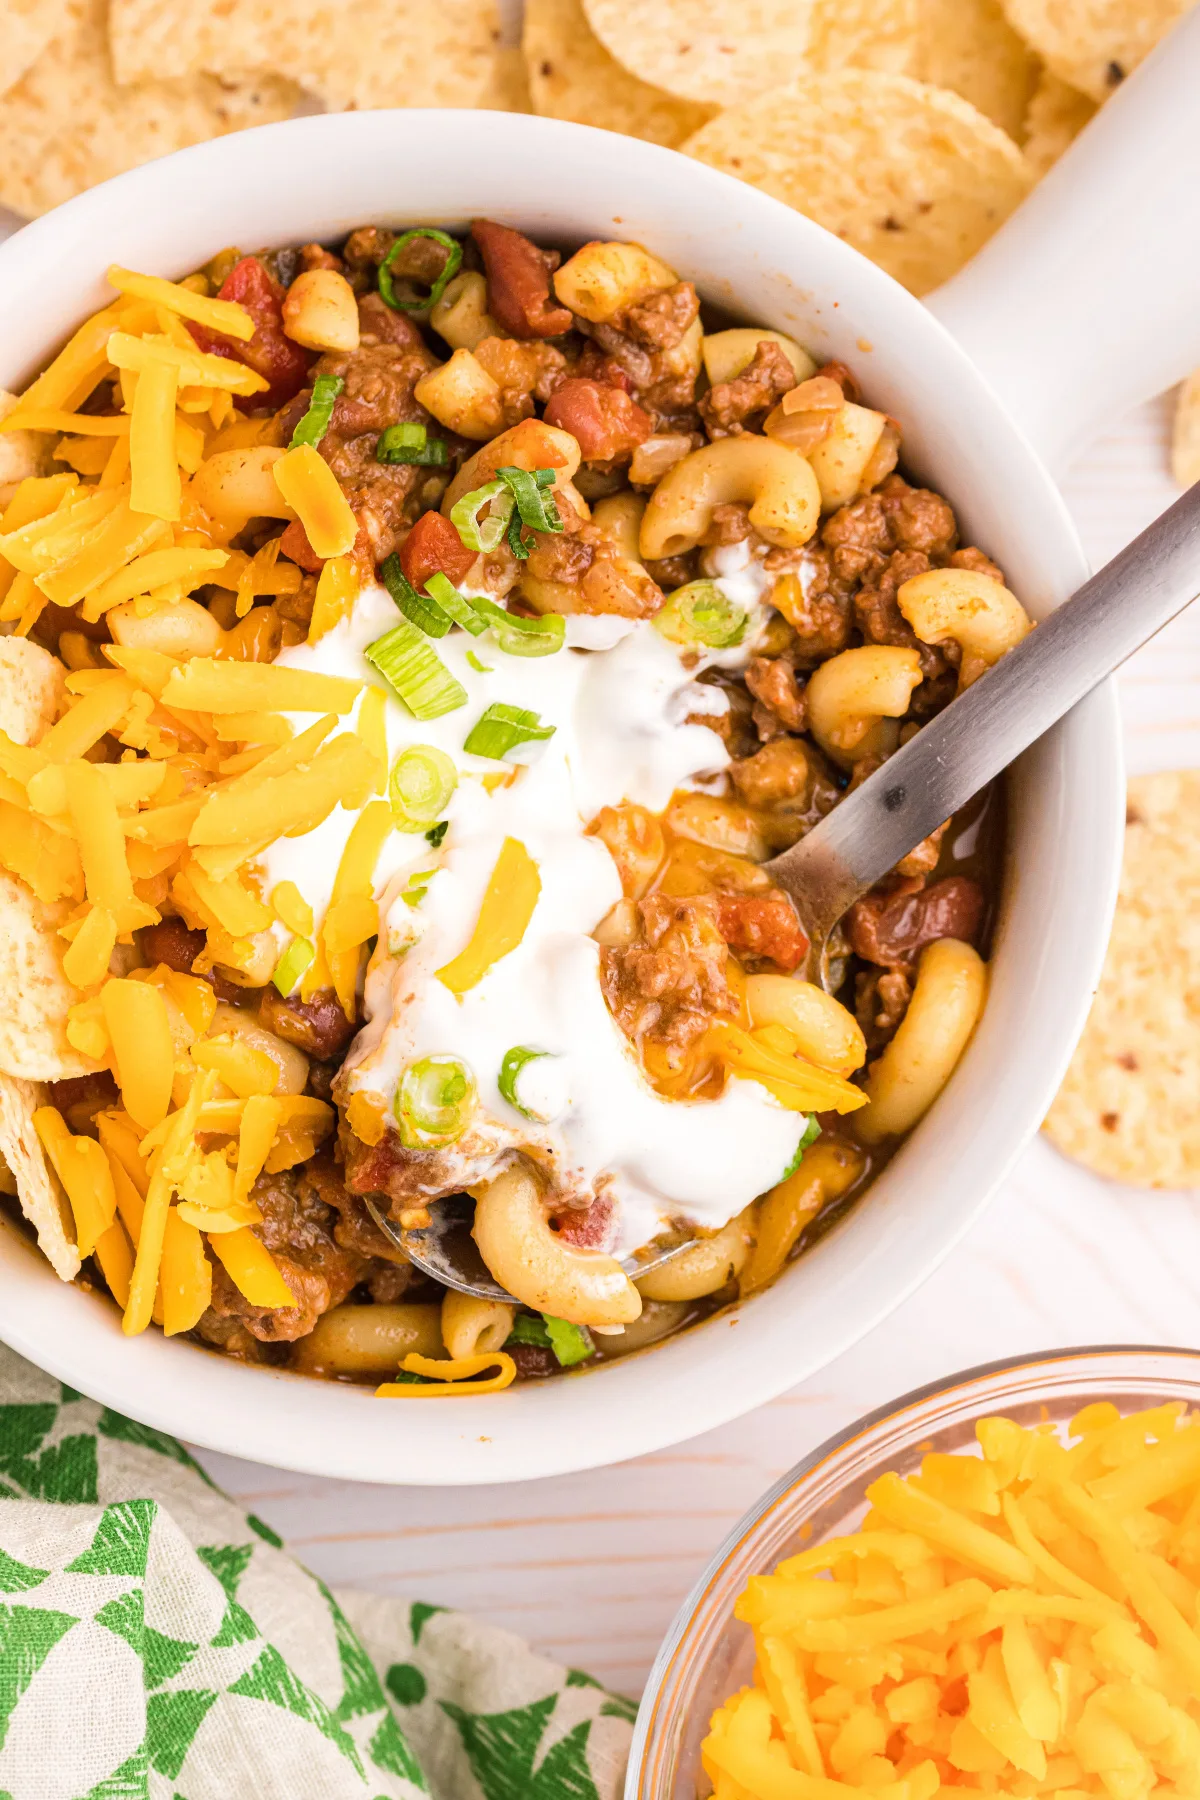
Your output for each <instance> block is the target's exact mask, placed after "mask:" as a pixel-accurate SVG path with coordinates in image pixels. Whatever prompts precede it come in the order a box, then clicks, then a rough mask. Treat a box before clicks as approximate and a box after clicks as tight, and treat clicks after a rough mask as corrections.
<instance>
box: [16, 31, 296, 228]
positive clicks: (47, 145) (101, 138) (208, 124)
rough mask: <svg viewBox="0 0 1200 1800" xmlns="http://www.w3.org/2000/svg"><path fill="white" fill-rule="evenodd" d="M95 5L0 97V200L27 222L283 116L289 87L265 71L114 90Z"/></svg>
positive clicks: (292, 95) (289, 106)
mask: <svg viewBox="0 0 1200 1800" xmlns="http://www.w3.org/2000/svg"><path fill="white" fill-rule="evenodd" d="M106 12H107V8H106V6H105V3H104V0H80V6H79V9H78V11H77V12H76V13H75V16H74V19H73V22H72V25H71V27H70V29H69V30H67V31H65V32H64V33H63V35H62V36H61V37H59V38H56V39H55V40H54V42H53V43H51V44H50V45H48V46H47V48H46V49H45V50H44V51H43V53H42V55H41V56H39V58H38V60H37V61H36V62H35V63H34V65H33V67H32V68H31V69H30V70H29V72H28V73H27V74H26V75H25V77H24V78H23V80H21V81H19V82H18V83H17V85H16V86H15V87H14V88H12V89H11V90H10V91H9V92H8V93H7V94H5V95H3V97H0V203H2V204H3V205H5V206H11V207H12V208H13V210H14V211H15V212H19V213H23V214H25V215H26V216H29V217H32V216H33V215H34V214H36V213H41V212H46V211H47V210H48V209H49V208H50V207H52V206H57V205H58V204H59V203H60V202H61V201H63V200H69V199H70V198H71V196H72V195H73V194H78V193H81V192H82V191H83V189H84V188H88V187H92V186H94V185H95V183H96V182H98V181H106V180H107V179H108V177H109V176H110V175H119V174H121V173H122V171H123V170H125V169H132V168H134V167H135V166H136V165H137V164H138V163H143V162H146V161H148V160H149V159H150V158H151V157H154V156H164V155H166V153H167V152H168V151H169V150H180V149H182V148H183V147H184V146H185V145H187V144H198V143H201V142H203V141H204V140H205V139H206V138H213V137H221V136H223V135H224V133H226V132H229V131H238V130H240V129H241V128H242V127H243V126H246V125H263V124H266V123H267V122H268V121H269V120H273V119H285V118H287V117H288V116H289V115H290V114H291V112H292V111H293V109H294V107H295V105H296V102H297V100H298V98H299V94H298V90H297V89H296V88H295V87H294V86H293V85H292V84H291V83H290V82H287V81H280V80H279V79H278V78H277V77H276V76H274V75H262V76H247V75H239V76H237V77H236V78H235V79H231V80H227V81H217V80H214V79H213V77H211V76H207V75H205V76H196V77H194V78H192V79H190V80H187V81H158V80H155V81H148V82H147V83H146V84H145V85H143V86H140V87H137V88H134V89H131V90H127V91H122V90H121V89H119V88H117V87H116V85H115V84H114V82H113V79H112V76H111V74H110V71H109V60H108V40H107V34H106V32H105V23H106Z"/></svg>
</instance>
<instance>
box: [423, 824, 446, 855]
mask: <svg viewBox="0 0 1200 1800" xmlns="http://www.w3.org/2000/svg"><path fill="white" fill-rule="evenodd" d="M449 829H450V821H449V819H439V820H438V822H437V824H436V825H431V826H430V828H429V830H428V831H427V832H426V833H425V841H426V843H428V844H432V846H433V848H434V849H435V850H440V849H441V847H442V845H443V843H444V842H445V838H446V833H447V832H448V831H449Z"/></svg>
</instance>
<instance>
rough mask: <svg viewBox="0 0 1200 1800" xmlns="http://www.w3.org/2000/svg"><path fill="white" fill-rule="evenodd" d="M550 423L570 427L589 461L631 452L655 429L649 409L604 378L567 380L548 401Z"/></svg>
mask: <svg viewBox="0 0 1200 1800" xmlns="http://www.w3.org/2000/svg"><path fill="white" fill-rule="evenodd" d="M546 423H547V425H557V426H558V427H559V429H560V430H561V431H569V432H570V433H571V436H572V437H573V438H574V439H575V441H576V443H577V444H578V445H579V449H580V452H581V454H582V456H583V460H584V461H585V462H609V461H611V460H613V459H614V458H616V457H622V456H630V455H632V453H633V452H634V451H635V450H636V449H637V447H638V445H639V444H644V443H645V441H646V439H647V438H648V437H649V436H650V434H651V432H652V431H653V430H654V421H653V419H652V418H651V417H650V414H649V413H648V412H645V411H644V410H643V408H642V407H640V406H639V405H638V404H637V402H636V400H631V399H630V397H629V395H628V394H627V393H625V391H624V389H622V388H619V387H609V386H607V385H606V384H605V383H603V382H600V381H581V380H578V379H572V380H570V381H564V382H563V384H562V386H561V387H558V388H556V389H555V391H554V393H553V394H551V396H550V398H549V400H548V401H547V402H546Z"/></svg>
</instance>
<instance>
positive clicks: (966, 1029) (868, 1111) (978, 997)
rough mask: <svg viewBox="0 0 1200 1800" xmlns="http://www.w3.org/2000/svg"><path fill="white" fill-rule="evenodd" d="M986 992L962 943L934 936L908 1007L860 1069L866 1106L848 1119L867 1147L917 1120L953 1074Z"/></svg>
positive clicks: (983, 968) (981, 965)
mask: <svg viewBox="0 0 1200 1800" xmlns="http://www.w3.org/2000/svg"><path fill="white" fill-rule="evenodd" d="M986 994H987V964H986V963H985V962H984V961H983V959H982V957H981V956H980V955H979V953H978V952H977V951H976V950H973V949H972V948H971V946H970V944H964V943H962V942H961V941H960V940H959V939H958V938H938V939H937V940H936V942H934V943H932V944H929V945H927V946H926V948H925V949H924V951H923V952H922V954H921V960H920V963H919V964H918V965H917V983H916V986H915V988H914V989H913V997H912V999H911V1000H910V1001H909V1005H908V1011H907V1012H906V1013H905V1015H904V1017H903V1019H902V1020H901V1021H900V1024H899V1027H898V1028H897V1031H896V1035H895V1037H894V1038H893V1039H892V1041H891V1043H890V1044H889V1045H888V1047H887V1049H886V1050H885V1051H884V1052H883V1055H882V1056H881V1057H879V1058H878V1060H877V1061H876V1062H873V1063H872V1064H871V1067H870V1069H869V1070H868V1073H867V1083H866V1086H867V1095H868V1103H867V1105H866V1106H865V1107H864V1108H863V1109H862V1111H861V1112H860V1113H859V1114H858V1117H857V1119H856V1120H855V1123H856V1125H857V1127H858V1132H859V1135H860V1136H861V1137H862V1138H864V1139H865V1140H866V1142H867V1143H869V1144H875V1143H879V1142H880V1141H881V1140H882V1139H883V1138H888V1137H899V1136H901V1135H902V1134H903V1133H904V1132H906V1131H911V1130H912V1128H913V1126H914V1125H915V1124H916V1123H917V1121H918V1120H919V1119H922V1118H924V1116H925V1114H926V1113H927V1112H928V1111H929V1108H930V1107H931V1106H932V1105H933V1103H934V1101H935V1100H936V1099H937V1097H938V1095H939V1094H940V1093H941V1091H942V1089H943V1088H944V1087H945V1085H946V1083H947V1082H948V1081H949V1079H950V1077H951V1075H953V1073H954V1070H955V1066H956V1065H957V1063H958V1059H959V1057H960V1056H961V1055H962V1053H963V1051H964V1050H965V1049H966V1047H967V1044H968V1042H969V1041H970V1037H971V1033H972V1032H973V1031H974V1029H975V1025H976V1022H977V1020H978V1018H979V1015H980V1013H981V1012H982V1011H983V1002H984V998H985V996H986Z"/></svg>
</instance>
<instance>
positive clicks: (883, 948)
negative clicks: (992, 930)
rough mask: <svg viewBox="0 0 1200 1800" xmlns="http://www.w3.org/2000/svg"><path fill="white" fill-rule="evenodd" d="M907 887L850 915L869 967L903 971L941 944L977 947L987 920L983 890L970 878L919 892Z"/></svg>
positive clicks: (875, 896)
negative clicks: (945, 940) (948, 940)
mask: <svg viewBox="0 0 1200 1800" xmlns="http://www.w3.org/2000/svg"><path fill="white" fill-rule="evenodd" d="M915 885H916V884H915V882H905V883H903V884H902V885H901V886H900V887H899V888H893V889H892V891H891V892H890V893H882V894H881V893H871V894H866V895H864V897H863V898H862V899H861V900H856V901H855V903H854V905H853V906H852V907H851V908H850V912H849V915H848V928H849V933H850V944H851V948H852V949H853V950H854V953H855V955H856V956H861V957H862V959H863V961H864V962H871V963H878V964H880V965H881V966H882V967H884V968H890V969H900V968H905V967H907V966H909V965H911V964H912V963H914V962H915V961H916V959H917V957H918V956H919V954H920V952H921V951H922V950H923V949H924V948H925V945H926V944H931V943H933V941H934V940H935V938H945V937H953V938H963V939H965V940H966V942H967V943H973V942H974V940H975V938H976V936H977V934H978V931H979V927H980V924H981V922H982V919H983V890H982V888H981V887H980V886H979V884H978V883H977V882H974V881H970V880H968V879H967V877H966V876H965V875H948V876H947V877H946V879H945V880H944V881H938V882H935V883H934V885H933V886H932V887H929V888H924V889H922V890H921V891H919V892H915V891H914V888H915Z"/></svg>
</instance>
